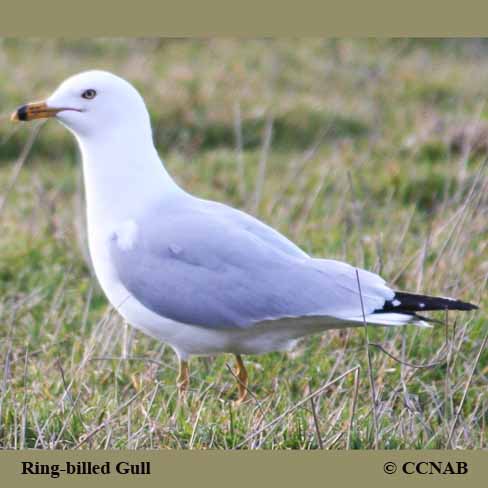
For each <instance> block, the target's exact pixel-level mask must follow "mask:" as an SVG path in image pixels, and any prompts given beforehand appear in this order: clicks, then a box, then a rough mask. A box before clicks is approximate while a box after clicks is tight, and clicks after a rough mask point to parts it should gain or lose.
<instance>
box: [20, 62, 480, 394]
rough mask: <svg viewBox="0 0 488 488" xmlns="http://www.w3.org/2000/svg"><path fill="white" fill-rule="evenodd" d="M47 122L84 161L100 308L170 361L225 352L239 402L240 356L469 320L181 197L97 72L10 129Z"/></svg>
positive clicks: (128, 94) (109, 80)
mask: <svg viewBox="0 0 488 488" xmlns="http://www.w3.org/2000/svg"><path fill="white" fill-rule="evenodd" d="M47 117H55V118H56V119H58V120H59V121H60V122H61V123H62V124H63V125H64V126H66V127H67V128H68V129H69V130H70V131H71V132H72V133H73V134H74V136H75V137H76V140H77V141H78V145H79V147H80V150H81V154H82V159H83V173H84V180H85V187H86V203H87V222H88V241H89V248H90V254H91V258H92V261H93V266H94V269H95V273H96V275H97V278H98V280H99V281H100V284H101V286H102V288H103V290H104V292H105V294H106V295H107V297H108V299H109V301H110V302H111V304H112V305H113V306H114V307H115V308H116V309H117V310H118V311H119V313H120V314H121V315H122V316H123V317H124V318H125V319H126V320H127V321H128V322H129V323H130V324H132V325H133V326H135V327H137V328H138V329H141V330H142V331H144V332H145V333H147V334H149V335H151V336H153V337H156V338H157V339H159V340H161V341H163V342H165V343H168V344H170V345H171V346H172V348H173V349H174V350H175V352H176V354H177V355H178V358H179V362H180V363H179V364H180V372H179V376H178V381H177V384H178V387H179V391H180V393H181V392H184V391H185V390H186V389H187V388H188V383H189V372H188V362H187V361H188V358H189V357H190V356H192V355H209V354H217V353H233V354H234V355H235V356H236V359H237V371H236V374H237V378H238V380H239V382H238V388H239V400H238V401H242V400H244V399H245V398H246V394H247V381H248V379H247V372H246V369H245V367H244V363H243V361H242V358H241V355H242V354H260V353H266V352H270V351H278V350H287V349H289V348H291V347H292V346H293V345H294V344H295V342H296V341H297V340H298V339H300V338H301V337H304V336H308V335H310V334H314V333H319V332H321V331H324V330H326V329H333V328H343V327H350V326H360V325H362V324H363V322H364V320H365V321H366V322H367V323H368V324H374V325H383V326H398V325H403V324H406V323H414V324H417V325H424V324H425V322H423V321H422V317H420V316H419V315H418V314H417V312H418V311H422V312H425V311H430V310H445V309H450V310H451V309H453V310H472V309H475V308H476V307H475V306H474V305H471V304H469V303H465V302H462V301H459V300H453V299H450V298H437V297H429V296H422V295H415V294H411V293H404V292H398V291H393V290H392V289H391V288H389V287H388V286H387V285H386V283H385V281H384V280H383V279H382V278H380V277H379V276H378V275H376V274H374V273H371V272H369V271H365V270H362V269H357V268H354V267H353V266H350V265H349V264H346V263H343V262H339V261H333V260H328V259H317V258H313V257H310V256H309V255H307V254H306V253H305V252H303V251H302V250H301V249H300V248H299V247H298V246H296V245H295V244H294V243H292V242H291V241H289V240H288V239H287V238H286V237H284V236H283V235H281V234H280V233H278V232H277V231H275V230H274V229H272V228H271V227H268V226H267V225H266V224H264V223H263V222H261V221H259V220H257V219H255V218H254V217H252V216H250V215H248V214H246V213H244V212H242V211H239V210H236V209H234V208H231V207H228V206H226V205H223V204H221V203H217V202H213V201H208V200H203V199H200V198H197V197H195V196H192V195H190V194H189V193H187V192H186V191H184V190H183V189H182V188H180V187H179V186H178V185H177V184H176V183H175V182H174V181H173V179H172V178H171V177H170V175H169V174H168V173H167V171H166V170H165V168H164V166H163V164H162V162H161V160H160V158H159V156H158V153H157V151H156V149H155V147H154V144H153V138H152V131H151V124H150V119H149V114H148V111H147V109H146V106H145V103H144V100H143V99H142V97H141V95H140V94H139V93H138V91H137V90H136V89H135V88H134V87H133V86H132V85H131V84H130V83H128V82H127V81H125V80H123V79H122V78H119V77H117V76H115V75H113V74H111V73H108V72H104V71H87V72H83V73H80V74H78V75H75V76H73V77H71V78H69V79H67V80H66V81H64V82H63V83H62V84H61V85H60V86H59V87H58V88H57V89H56V91H55V92H54V93H53V94H52V95H51V96H50V97H49V98H48V99H47V100H46V101H45V102H36V103H31V104H27V105H24V106H22V107H20V108H19V109H18V110H17V111H16V112H15V113H14V114H13V115H12V118H13V119H14V120H22V121H24V120H25V121H27V120H32V119H38V118H47Z"/></svg>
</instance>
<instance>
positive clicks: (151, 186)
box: [78, 132, 182, 232]
mask: <svg viewBox="0 0 488 488" xmlns="http://www.w3.org/2000/svg"><path fill="white" fill-rule="evenodd" d="M78 143H79V146H80V149H81V153H82V158H83V175H84V181H85V195H86V205H87V219H88V230H89V232H90V231H93V230H94V229H101V228H110V227H112V226H114V225H118V224H120V223H121V222H123V221H124V220H126V219H130V218H134V217H136V216H137V215H138V214H139V213H140V212H142V211H143V210H144V208H146V207H147V206H149V205H151V204H152V203H153V202H155V201H157V200H158V199H162V198H164V197H165V196H168V195H170V194H172V193H174V192H182V190H181V189H180V188H179V187H178V186H177V184H176V183H175V182H174V181H173V179H172V178H171V177H170V175H169V174H168V173H167V171H166V169H165V168H164V166H163V164H162V163H161V160H160V158H159V156H158V153H157V151H156V149H155V148H154V145H153V142H152V137H151V136H150V135H148V136H146V137H136V136H135V135H134V134H124V133H121V132H117V133H115V134H108V135H107V134H105V135H104V137H103V139H102V138H100V139H98V140H87V139H83V138H78Z"/></svg>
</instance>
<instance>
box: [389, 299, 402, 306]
mask: <svg viewBox="0 0 488 488" xmlns="http://www.w3.org/2000/svg"><path fill="white" fill-rule="evenodd" d="M391 304H392V305H393V306H394V307H398V306H399V305H401V304H402V302H401V301H400V300H393V301H392V302H391Z"/></svg>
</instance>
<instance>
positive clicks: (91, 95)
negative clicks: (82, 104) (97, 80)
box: [81, 88, 97, 100]
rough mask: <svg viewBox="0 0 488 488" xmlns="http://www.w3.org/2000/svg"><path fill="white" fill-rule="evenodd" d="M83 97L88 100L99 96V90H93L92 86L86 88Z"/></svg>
mask: <svg viewBox="0 0 488 488" xmlns="http://www.w3.org/2000/svg"><path fill="white" fill-rule="evenodd" d="M81 96H82V98H85V99H86V100H91V99H92V98H95V97H96V96H97V92H96V91H95V90H93V89H92V88H88V90H85V91H84V92H83V93H82V94H81Z"/></svg>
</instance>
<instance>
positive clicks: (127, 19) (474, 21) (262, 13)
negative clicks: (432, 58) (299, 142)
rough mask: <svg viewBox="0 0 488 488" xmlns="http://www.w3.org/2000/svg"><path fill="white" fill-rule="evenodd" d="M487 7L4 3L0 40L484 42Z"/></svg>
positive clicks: (446, 1)
mask: <svg viewBox="0 0 488 488" xmlns="http://www.w3.org/2000/svg"><path fill="white" fill-rule="evenodd" d="M487 13H488V5H487V3H486V1H484V0H464V1H459V0H408V1H406V0H294V1H290V0H281V1H280V0H246V1H242V0H241V1H236V0H225V1H224V0H204V1H202V0H177V1H174V0H173V1H167V0H166V1H165V0H137V1H136V2H128V1H122V0H83V1H75V0H39V1H33V0H32V1H26V0H17V1H10V0H4V1H3V2H2V7H1V11H0V35H1V36H34V37H37V36H48V37H52V36H58V37H93V36H105V37H106V36H214V35H220V36H222V35H224V36H236V35H238V36H290V35H291V36H305V35H306V36H317V35H327V36H357V37H363V36H371V37H378V36H406V37H409V36H417V37H424V36H425V37H439V36H482V35H486V34H488V22H487V18H488V16H487V15H486V14H487Z"/></svg>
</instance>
